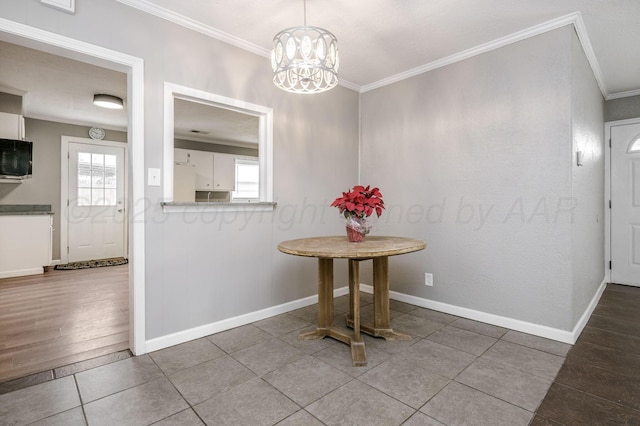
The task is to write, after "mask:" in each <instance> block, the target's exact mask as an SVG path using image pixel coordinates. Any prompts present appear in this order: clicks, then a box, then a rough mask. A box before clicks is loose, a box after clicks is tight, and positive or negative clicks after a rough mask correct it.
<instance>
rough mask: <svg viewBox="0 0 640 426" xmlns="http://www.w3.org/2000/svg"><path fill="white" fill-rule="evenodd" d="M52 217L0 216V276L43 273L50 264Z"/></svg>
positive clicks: (45, 215) (46, 215)
mask: <svg viewBox="0 0 640 426" xmlns="http://www.w3.org/2000/svg"><path fill="white" fill-rule="evenodd" d="M52 238H53V216H52V215H50V214H37V215H1V216H0V278H7V277H19V276H23V275H35V274H42V273H43V272H44V269H43V267H44V266H49V265H51V263H52V260H51V256H52Z"/></svg>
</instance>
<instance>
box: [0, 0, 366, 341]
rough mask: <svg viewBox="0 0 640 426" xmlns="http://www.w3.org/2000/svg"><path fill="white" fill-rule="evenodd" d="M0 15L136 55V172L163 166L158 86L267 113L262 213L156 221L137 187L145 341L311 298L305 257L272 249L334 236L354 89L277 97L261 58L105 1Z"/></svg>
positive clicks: (353, 121)
mask: <svg viewBox="0 0 640 426" xmlns="http://www.w3.org/2000/svg"><path fill="white" fill-rule="evenodd" d="M0 16H2V17H4V18H7V19H10V20H14V21H17V22H21V23H24V24H28V25H32V26H36V27H38V28H42V29H44V30H47V31H52V32H55V33H58V34H62V35H65V36H68V37H71V38H74V39H79V40H83V41H85V42H88V43H92V44H96V45H99V46H102V47H106V48H109V49H113V50H116V51H120V52H124V53H126V54H130V55H133V56H137V57H140V58H143V59H144V61H145V63H144V78H145V88H144V90H145V105H144V107H145V112H144V122H145V129H144V131H145V148H144V150H145V168H148V167H157V168H162V165H163V158H162V152H163V132H162V128H163V125H162V119H163V84H164V82H171V83H175V84H179V85H183V86H188V87H192V88H195V89H198V90H203V91H208V92H211V93H215V94H218V95H222V96H227V97H230V98H235V99H240V100H243V101H246V102H250V103H254V104H258V105H264V106H267V107H271V108H273V109H274V149H273V152H274V170H273V172H274V173H273V179H274V197H275V201H277V203H278V205H277V207H276V209H275V210H274V211H273V212H266V213H247V214H236V213H229V214H225V215H221V214H216V213H203V214H195V213H194V214H184V215H183V214H164V213H162V211H161V208H160V202H161V201H162V189H161V188H160V187H148V186H147V187H146V188H145V200H143V201H144V202H145V203H146V205H147V206H148V208H147V210H146V218H145V219H146V224H145V229H146V242H145V243H146V327H147V335H146V337H147V339H153V338H156V337H160V336H165V335H168V334H170V333H174V332H179V331H183V330H185V329H189V328H192V327H197V326H200V325H204V324H208V323H211V322H214V321H219V320H222V319H225V318H229V317H233V316H237V315H241V314H244V313H248V312H253V311H256V310H258V309H262V308H267V307H270V306H273V305H276V304H280V303H283V302H286V301H291V300H295V299H298V298H301V297H305V296H310V295H313V294H315V293H316V292H317V282H316V274H317V272H316V262H314V261H313V259H306V258H298V257H294V256H288V255H284V254H282V253H280V252H279V251H278V250H277V248H276V246H277V244H278V243H279V242H280V241H282V240H286V239H290V238H296V237H302V236H311V235H327V234H336V233H343V232H344V228H343V225H342V222H341V220H340V217H339V215H338V211H337V210H336V209H334V208H330V207H329V204H330V203H331V201H333V199H334V198H335V197H337V196H338V195H340V192H341V191H343V190H345V189H346V188H347V187H348V186H350V185H354V184H356V183H357V182H356V180H357V176H358V171H357V164H358V94H357V93H356V92H353V91H351V90H348V89H345V88H342V87H337V88H336V89H334V90H332V91H330V92H327V93H324V94H320V95H317V96H299V95H293V94H290V93H287V92H284V91H282V90H279V89H277V88H276V87H275V86H274V85H273V83H272V81H271V78H272V77H271V67H270V61H269V59H268V58H263V57H259V56H257V55H254V54H252V53H249V52H246V51H244V50H241V49H238V48H235V47H233V46H230V45H228V44H226V43H223V42H220V41H217V40H214V39H212V38H210V37H206V36H204V35H202V34H200V33H196V32H193V31H190V30H187V29H185V28H182V27H180V26H177V25H174V24H171V23H169V22H167V21H165V20H162V19H160V18H156V17H152V16H150V15H148V14H145V13H143V12H140V11H138V10H136V9H133V8H130V7H128V6H125V5H123V4H121V3H118V2H114V1H112V0H92V1H83V2H81V3H78V6H77V10H76V14H75V15H68V14H65V13H61V12H59V11H56V10H55V9H52V8H49V7H46V6H43V5H40V4H39V2H34V1H28V2H25V1H23V0H3V1H2V2H1V3H0ZM96 17H100V19H96ZM114 22H117V27H118V31H115V32H114V31H113V23H114ZM145 175H146V171H145ZM136 202H141V200H136ZM345 270H346V269H345V267H344V265H339V267H338V268H336V275H337V276H338V274H339V273H340V271H342V272H344V273H343V274H341V275H340V276H339V277H338V278H337V285H341V284H343V285H344V284H346V272H345ZM340 280H342V282H341V281H340Z"/></svg>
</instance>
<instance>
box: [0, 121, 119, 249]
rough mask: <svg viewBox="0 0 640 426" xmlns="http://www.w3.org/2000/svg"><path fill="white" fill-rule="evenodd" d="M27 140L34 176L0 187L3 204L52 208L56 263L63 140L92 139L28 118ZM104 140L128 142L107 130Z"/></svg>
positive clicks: (79, 129) (83, 130)
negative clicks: (30, 147)
mask: <svg viewBox="0 0 640 426" xmlns="http://www.w3.org/2000/svg"><path fill="white" fill-rule="evenodd" d="M24 127H25V133H26V136H27V139H28V140H30V141H32V142H33V176H32V177H31V179H26V180H24V181H23V182H22V183H20V184H2V185H0V204H51V209H52V211H53V213H54V215H53V259H54V260H56V259H60V219H61V214H60V141H61V136H75V137H80V138H88V137H89V127H85V126H75V125H71V124H62V123H55V122H52V121H45V120H35V119H31V118H25V126H24ZM105 132H106V137H105V140H111V141H117V142H126V141H127V135H126V133H123V132H118V131H114V130H105Z"/></svg>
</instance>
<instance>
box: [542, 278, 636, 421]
mask: <svg viewBox="0 0 640 426" xmlns="http://www.w3.org/2000/svg"><path fill="white" fill-rule="evenodd" d="M639 307H640V288H638V287H627V286H621V285H608V286H607V289H606V290H605V291H604V293H603V294H602V297H601V298H600V301H599V303H598V306H597V307H596V309H595V310H594V311H593V315H591V318H590V319H589V322H587V326H586V327H585V328H584V330H583V331H582V334H581V335H580V337H579V338H578V341H577V342H576V344H575V345H574V346H573V347H572V348H571V350H570V351H569V353H568V355H567V357H566V361H565V363H564V365H563V366H562V368H561V369H560V372H559V373H558V375H557V376H556V378H555V380H554V382H553V384H552V385H551V388H550V389H549V392H548V393H547V395H546V397H545V399H544V400H543V402H542V404H541V405H540V407H539V408H538V411H537V414H536V416H535V418H534V420H533V422H532V423H531V424H532V425H535V426H542V425H558V424H565V425H590V424H598V425H640V309H639Z"/></svg>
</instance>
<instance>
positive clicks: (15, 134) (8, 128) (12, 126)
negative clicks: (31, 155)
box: [0, 112, 25, 140]
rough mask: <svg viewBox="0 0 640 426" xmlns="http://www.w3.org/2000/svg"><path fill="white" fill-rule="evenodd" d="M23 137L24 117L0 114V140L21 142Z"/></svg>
mask: <svg viewBox="0 0 640 426" xmlns="http://www.w3.org/2000/svg"><path fill="white" fill-rule="evenodd" d="M24 137H25V136H24V117H23V116H21V115H18V114H10V113H7V112H0V138H1V139H18V140H22V139H24Z"/></svg>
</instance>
